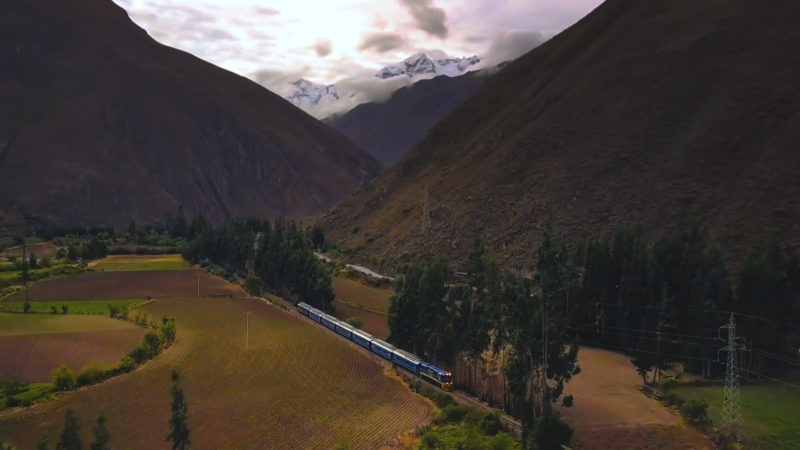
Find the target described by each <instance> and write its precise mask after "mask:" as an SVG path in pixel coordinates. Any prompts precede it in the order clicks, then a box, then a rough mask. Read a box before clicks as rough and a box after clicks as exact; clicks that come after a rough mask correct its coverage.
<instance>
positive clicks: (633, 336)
mask: <svg viewBox="0 0 800 450" xmlns="http://www.w3.org/2000/svg"><path fill="white" fill-rule="evenodd" d="M582 325H586V326H590V325H589V324H582ZM591 326H592V327H593V326H594V325H591ZM606 328H610V327H606ZM573 329H574V328H573ZM601 334H604V335H606V334H607V335H610V336H619V337H627V338H632V339H643V340H647V341H659V342H669V343H672V344H689V345H699V346H701V347H708V348H719V346H717V345H711V344H701V343H699V342H690V341H681V340H672V338H669V337H666V338H665V339H659V338H657V337H655V338H654V337H647V336H637V335H633V334H625V333H616V332H613V331H603V332H601Z"/></svg>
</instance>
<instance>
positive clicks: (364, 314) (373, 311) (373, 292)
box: [332, 276, 394, 339]
mask: <svg viewBox="0 0 800 450" xmlns="http://www.w3.org/2000/svg"><path fill="white" fill-rule="evenodd" d="M332 285H333V294H334V296H335V300H334V306H335V307H336V310H335V312H334V316H336V317H337V318H339V319H342V320H344V319H347V318H349V317H358V318H359V319H361V321H362V322H363V325H362V326H361V329H363V330H364V331H366V332H367V333H370V334H372V335H373V336H376V337H379V338H381V339H386V338H387V337H388V336H389V326H388V324H387V322H386V313H387V311H388V310H389V297H391V296H392V294H393V293H394V291H393V290H392V289H387V288H376V287H372V286H367V285H365V284H363V283H360V282H358V281H356V280H352V279H350V278H346V277H343V276H336V277H334V278H333V283H332Z"/></svg>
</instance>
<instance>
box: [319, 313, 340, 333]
mask: <svg viewBox="0 0 800 450" xmlns="http://www.w3.org/2000/svg"><path fill="white" fill-rule="evenodd" d="M337 322H339V319H337V318H336V317H333V316H331V315H328V314H324V313H323V314H322V316H321V320H320V323H321V324H323V325H325V326H326V327H328V328H330V329H331V330H333V331H336V323H337Z"/></svg>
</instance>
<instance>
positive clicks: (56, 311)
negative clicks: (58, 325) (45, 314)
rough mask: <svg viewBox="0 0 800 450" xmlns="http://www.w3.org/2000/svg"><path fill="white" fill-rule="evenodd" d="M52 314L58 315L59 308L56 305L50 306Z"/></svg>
mask: <svg viewBox="0 0 800 450" xmlns="http://www.w3.org/2000/svg"><path fill="white" fill-rule="evenodd" d="M50 314H58V308H56V305H52V306H50Z"/></svg>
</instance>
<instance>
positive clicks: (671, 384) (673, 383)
mask: <svg viewBox="0 0 800 450" xmlns="http://www.w3.org/2000/svg"><path fill="white" fill-rule="evenodd" d="M679 384H680V382H678V380H676V379H675V378H672V377H670V378H665V379H664V381H662V382H661V389H663V390H665V391H671V390H672V389H675V388H676V387H678V385H679Z"/></svg>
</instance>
